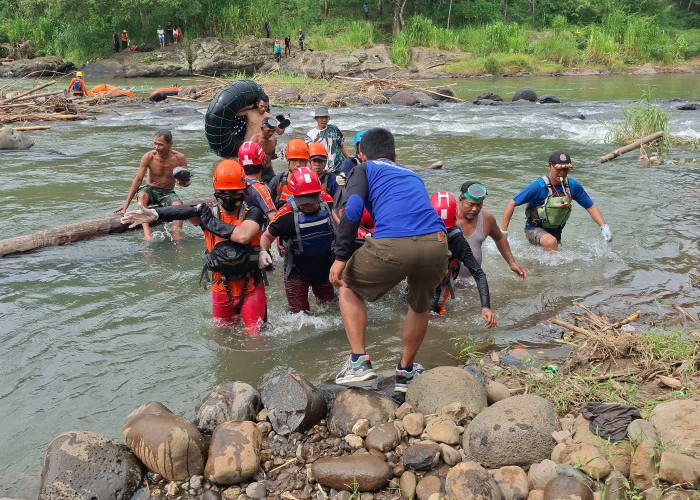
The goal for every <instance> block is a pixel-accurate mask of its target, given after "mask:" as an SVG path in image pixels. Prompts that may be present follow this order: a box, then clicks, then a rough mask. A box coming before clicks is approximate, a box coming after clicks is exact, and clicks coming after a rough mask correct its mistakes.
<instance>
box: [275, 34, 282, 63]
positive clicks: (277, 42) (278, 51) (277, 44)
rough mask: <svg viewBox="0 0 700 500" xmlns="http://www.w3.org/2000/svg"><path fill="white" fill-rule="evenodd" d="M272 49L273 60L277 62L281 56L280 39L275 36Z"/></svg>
mask: <svg viewBox="0 0 700 500" xmlns="http://www.w3.org/2000/svg"><path fill="white" fill-rule="evenodd" d="M273 47H274V50H275V61H276V62H277V63H279V62H280V58H281V57H282V46H281V45H280V39H279V38H275V44H274V46H273Z"/></svg>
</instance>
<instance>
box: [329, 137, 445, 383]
mask: <svg viewBox="0 0 700 500" xmlns="http://www.w3.org/2000/svg"><path fill="white" fill-rule="evenodd" d="M361 148H362V152H363V154H364V155H365V157H366V158H367V161H366V162H365V163H362V164H360V165H358V166H356V167H355V168H354V169H353V170H352V171H351V172H350V176H349V177H348V181H347V185H346V189H347V196H348V198H347V199H348V201H347V204H346V205H345V210H344V212H343V215H342V218H341V220H340V225H339V226H338V229H337V232H336V243H335V262H334V263H333V266H332V267H331V271H330V282H331V283H332V284H333V285H334V286H337V287H340V295H339V304H340V313H341V315H342V317H343V324H344V326H345V333H346V335H347V337H348V341H349V342H350V348H351V353H350V355H349V356H348V358H347V360H346V362H345V366H344V367H343V369H342V370H341V371H340V373H338V375H337V376H336V378H335V381H336V383H337V384H352V383H354V382H360V381H364V380H370V379H372V378H375V377H376V374H375V373H374V370H373V369H372V363H371V362H370V360H369V356H368V355H367V353H366V352H365V329H366V327H367V308H366V304H365V301H370V302H374V301H375V300H377V299H379V298H380V297H382V296H383V295H384V294H385V293H386V292H388V291H389V290H391V289H392V288H393V287H394V286H396V285H397V284H399V283H400V282H401V281H402V280H403V279H404V278H407V280H408V313H407V314H406V320H405V321H404V325H403V351H402V356H401V360H400V361H399V363H398V364H397V366H396V381H395V385H394V390H395V391H397V392H406V390H407V387H408V384H410V383H411V381H412V380H413V378H414V376H415V375H416V374H418V373H420V372H421V371H422V370H423V368H422V367H421V366H420V365H419V364H418V363H414V362H413V360H414V358H415V356H416V353H417V352H418V349H419V348H420V346H421V344H422V343H423V339H424V338H425V334H426V331H427V328H428V319H429V317H430V313H429V311H428V308H429V306H430V300H431V298H432V296H433V294H434V292H435V288H436V287H437V285H438V284H439V283H440V281H441V280H442V278H443V276H445V274H446V273H447V261H448V259H449V258H450V252H449V250H448V248H447V233H446V230H445V224H444V223H443V222H442V219H440V217H439V216H438V214H437V212H435V210H434V209H433V207H432V206H431V205H430V197H429V196H428V192H427V191H426V189H425V185H424V184H423V180H422V179H421V178H420V176H419V175H418V174H416V173H414V172H411V171H410V170H409V169H407V168H406V167H404V166H402V165H399V164H397V163H395V161H396V151H395V147H394V136H393V135H392V134H391V132H389V131H388V130H386V129H382V128H373V129H369V130H368V131H367V132H366V133H365V134H364V135H363V136H362V140H361ZM407 200H410V203H407ZM365 208H366V209H367V210H368V211H369V213H370V214H371V216H372V218H373V219H374V224H375V225H374V233H373V236H372V238H368V239H366V240H365V243H364V245H362V246H361V247H360V248H359V249H357V250H356V248H357V246H356V245H355V239H356V236H357V228H358V227H359V225H360V219H361V218H362V214H363V211H364V209H365Z"/></svg>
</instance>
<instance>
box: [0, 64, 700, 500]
mask: <svg viewBox="0 0 700 500" xmlns="http://www.w3.org/2000/svg"><path fill="white" fill-rule="evenodd" d="M8 83H11V82H9V81H7V80H4V81H0V87H1V86H3V85H6V84H8ZM35 83H36V82H25V83H24V85H25V86H26V88H30V87H31V86H32V85H34V84H35ZM94 83H99V82H90V84H94ZM111 83H115V82H111ZM122 83H123V85H125V86H129V87H133V88H134V90H135V91H136V92H137V94H138V95H142V96H146V95H148V93H149V92H150V91H151V90H153V89H155V88H158V87H161V86H170V85H172V84H173V83H174V82H172V81H164V80H160V81H159V80H153V79H151V80H128V81H125V82H122ZM444 83H449V84H455V81H450V82H444ZM523 86H529V87H532V88H533V89H535V90H536V91H537V93H538V95H544V94H555V95H557V96H559V97H560V98H561V100H562V102H563V104H560V105H508V106H475V105H472V104H469V103H448V104H442V105H440V106H439V107H438V108H430V109H413V108H406V107H395V106H376V107H367V108H345V109H333V110H331V112H332V116H331V122H332V123H335V124H337V125H338V126H339V127H340V128H341V130H343V132H344V133H345V134H346V136H348V137H353V135H354V134H355V132H356V131H358V130H360V129H363V128H369V127H371V126H382V127H387V128H389V129H390V130H392V131H393V132H394V134H395V135H396V140H397V151H398V156H399V158H398V160H399V162H400V163H403V164H405V165H406V166H408V167H410V168H412V169H414V170H416V171H420V172H422V173H423V175H424V179H425V183H426V186H427V189H428V191H429V192H435V191H437V190H448V191H450V192H452V193H454V194H457V192H458V189H459V186H460V185H461V184H462V182H464V181H465V180H468V179H476V180H479V181H480V182H482V183H483V184H485V185H486V186H487V187H488V189H489V195H488V198H487V200H486V204H485V208H486V209H487V210H490V211H492V212H493V213H494V214H495V215H496V218H497V220H498V221H500V217H501V214H502V210H503V207H504V206H505V203H506V201H507V200H508V199H509V198H511V197H512V196H513V195H514V194H515V193H517V192H518V191H519V190H520V189H522V188H523V187H524V186H525V185H527V184H528V183H529V182H531V181H532V180H534V179H535V178H537V177H538V176H540V175H542V174H544V173H546V161H547V158H548V156H549V154H550V153H551V152H552V151H555V150H559V149H564V150H566V151H568V152H569V153H570V154H571V156H572V158H573V161H574V163H575V168H574V170H573V172H572V174H571V176H572V177H573V178H575V179H576V180H578V181H581V182H582V183H583V185H584V186H585V187H586V189H587V191H588V193H589V194H590V195H591V197H592V198H593V200H594V201H595V202H596V204H597V205H598V206H599V207H600V209H601V210H602V212H603V214H604V216H605V218H606V220H607V222H608V223H609V225H610V227H611V229H612V232H613V235H614V241H613V242H612V244H605V243H604V242H603V240H602V238H601V235H600V230H599V229H598V227H597V226H596V225H595V224H594V223H593V222H592V221H591V220H590V218H589V217H588V214H587V213H586V212H585V210H583V209H581V208H580V207H576V208H575V209H574V212H573V214H572V216H571V219H570V221H569V223H568V226H567V228H566V230H565V231H564V237H563V242H564V246H563V248H562V251H561V252H559V253H558V254H557V255H554V256H549V255H545V254H544V253H543V251H542V250H540V249H538V248H535V247H533V246H531V245H529V244H528V243H527V242H526V240H525V237H524V235H523V233H522V232H521V231H520V228H522V225H523V223H524V210H523V208H522V207H519V208H518V209H516V213H515V216H514V218H513V221H512V223H511V231H510V232H511V235H510V242H511V247H512V249H513V253H514V255H515V257H516V260H517V261H518V262H519V263H520V264H521V265H523V266H524V267H525V268H526V269H527V271H528V278H527V280H526V281H525V282H520V281H518V280H517V279H516V277H515V275H514V274H513V273H512V272H511V271H510V270H509V269H508V267H507V266H506V264H505V262H504V261H503V259H502V258H501V257H500V255H499V254H498V252H497V250H496V248H495V245H494V244H493V242H492V241H491V240H488V241H487V242H486V243H485V246H484V266H483V267H484V270H485V271H486V274H487V276H488V280H489V285H490V288H491V297H492V306H493V310H494V312H495V313H496V315H497V316H498V321H499V324H498V328H497V329H495V330H493V331H486V329H485V328H484V327H483V325H482V322H481V319H480V317H479V302H478V294H477V291H476V288H475V286H474V285H473V284H471V283H466V282H465V283H461V284H459V286H458V292H457V298H456V300H451V301H449V302H448V304H447V307H448V313H447V314H446V315H445V316H444V317H439V318H433V319H432V320H431V322H430V327H429V332H428V337H427V340H426V342H425V343H424V345H423V347H422V349H421V351H420V353H419V356H418V359H419V361H420V362H421V363H423V364H425V365H427V366H436V365H442V364H452V363H455V361H454V360H453V359H452V357H451V354H452V353H454V352H455V347H454V340H453V339H454V338H460V337H464V336H466V335H471V336H472V337H473V338H474V339H475V340H477V341H478V342H481V343H484V344H493V345H495V346H496V347H497V348H503V347H506V346H508V345H510V344H512V343H516V342H517V343H522V344H525V345H527V346H529V347H531V349H532V351H533V352H534V353H537V352H538V351H543V352H544V354H542V356H543V357H546V356H548V355H550V354H551V353H552V352H556V349H552V346H553V345H554V344H553V342H552V341H553V339H554V338H556V337H557V335H558V334H557V333H555V332H553V331H550V330H549V329H548V328H547V327H545V326H542V324H541V323H543V322H546V319H547V318H551V317H554V316H558V315H563V314H565V313H566V312H568V311H570V310H571V309H572V307H573V306H572V303H573V302H574V301H580V302H583V303H584V304H586V305H588V306H590V307H592V308H594V309H595V310H596V311H599V312H608V313H610V314H614V315H616V317H618V318H621V317H623V316H625V315H627V314H629V313H631V312H633V311H635V310H637V309H639V310H641V311H642V313H643V314H642V320H641V321H640V324H642V325H643V326H649V325H650V323H651V322H653V323H655V324H656V326H664V327H679V326H688V323H684V319H683V317H682V316H681V315H680V314H679V313H677V312H676V311H674V310H673V309H672V306H673V305H676V304H677V305H681V306H682V307H684V308H685V309H686V310H688V311H689V312H691V314H696V315H697V314H700V305H699V303H700V300H699V299H700V289H699V287H700V274H699V272H698V267H700V266H699V264H700V248H699V243H698V242H699V241H700V223H699V221H700V168H699V167H698V163H689V162H691V161H695V162H697V160H698V158H699V157H700V154H698V153H697V152H692V151H691V152H688V151H686V152H673V153H671V154H670V158H674V159H676V160H680V159H684V160H686V164H684V165H674V164H664V165H649V164H646V163H642V162H640V161H638V155H637V153H636V152H632V153H629V154H627V155H625V156H622V157H620V158H618V159H616V160H614V161H613V162H611V163H608V164H603V165H599V164H596V160H597V159H598V158H599V157H600V156H602V155H604V154H606V153H608V152H610V151H611V150H613V149H615V147H613V146H610V145H609V144H606V143H605V134H606V128H605V126H604V123H605V122H609V121H611V120H616V119H619V118H620V117H621V116H622V110H623V109H624V108H625V106H629V105H630V104H632V103H634V102H636V101H637V100H638V99H639V98H640V97H641V94H642V91H643V90H644V89H645V88H647V87H649V88H651V89H652V90H653V95H654V97H655V98H657V99H660V100H661V101H660V104H661V106H663V108H664V109H665V110H667V111H669V112H670V113H672V128H673V133H675V134H678V135H684V136H687V137H690V138H693V139H695V140H698V139H700V112H698V111H685V112H681V111H676V110H675V108H676V106H677V105H678V103H675V102H671V101H669V100H670V99H672V98H680V99H683V100H694V101H697V100H698V99H700V80H699V79H698V77H697V76H693V75H654V76H635V77H632V76H624V77H618V76H609V77H584V78H565V77H560V78H553V77H549V78H519V79H473V80H464V81H457V82H456V84H455V86H454V87H453V89H454V90H455V92H456V93H457V95H458V96H459V97H461V98H463V99H467V100H472V99H474V98H475V97H476V96H477V95H479V94H480V93H481V92H484V91H494V92H498V93H500V94H501V95H502V96H503V97H504V98H505V99H509V98H510V96H512V94H513V93H514V91H515V90H517V89H518V88H520V87H523ZM277 109H278V108H277ZM205 110H206V106H203V105H195V104H188V103H181V102H173V103H161V104H157V105H154V104H151V103H148V102H145V103H138V104H129V105H120V106H112V107H110V109H109V110H106V112H105V113H102V114H100V115H98V116H97V119H96V120H89V121H79V122H52V123H51V127H52V128H51V130H50V131H40V132H32V133H31V136H32V138H33V139H34V140H35V142H36V145H35V146H34V147H33V148H32V149H31V150H30V151H20V152H3V153H2V154H0V162H1V164H2V168H1V170H0V172H1V173H2V175H3V181H2V182H1V183H0V199H2V201H3V209H4V213H5V216H4V220H3V224H2V225H0V238H9V237H12V236H17V235H21V234H28V233H31V232H34V231H39V230H42V229H46V228H50V227H54V226H58V225H61V224H68V223H72V222H76V221H80V220H85V219H92V218H97V217H102V216H106V215H109V214H110V213H111V212H112V210H113V209H115V208H116V207H117V206H119V205H120V204H121V203H122V202H123V201H124V198H125V196H126V194H127V192H128V189H129V186H130V183H131V181H132V179H133V176H134V175H135V173H136V169H137V165H138V162H139V159H140V157H141V155H142V154H143V153H145V152H146V151H148V150H149V148H150V147H151V143H152V136H153V133H154V131H155V130H156V129H158V128H169V129H171V130H172V131H173V136H174V143H175V146H174V147H175V149H177V150H179V151H181V152H183V153H184V154H185V155H186V157H187V158H188V162H189V167H190V169H191V170H192V171H193V183H192V185H191V186H190V187H189V188H186V189H185V188H179V194H180V196H181V198H183V199H185V198H194V197H198V196H206V195H210V194H211V187H210V186H211V181H210V179H211V172H212V170H213V166H214V165H215V164H216V162H217V157H216V156H215V155H213V154H212V153H210V152H208V151H207V149H208V146H207V144H206V141H205V139H204V134H203V119H202V115H203V113H204V111H205ZM275 110H276V108H273V112H274V111H275ZM287 111H289V112H291V115H292V121H293V124H294V133H293V135H294V136H295V137H302V136H303V134H304V133H305V132H306V131H307V130H308V129H309V128H311V127H312V126H314V122H313V119H312V118H311V115H312V109H310V108H301V107H291V108H289V109H288V110H287ZM578 115H584V116H585V119H583V120H582V119H580V118H575V117H576V116H578ZM286 139H287V138H281V141H280V143H281V144H284V143H285V142H286ZM350 149H352V147H351V148H350ZM436 160H443V161H444V162H445V168H444V169H443V170H439V171H425V169H424V167H425V166H427V165H429V164H431V163H432V162H434V161H436ZM282 168H283V165H282V164H281V163H279V162H278V163H276V164H275V169H276V170H277V171H279V170H280V169H282ZM406 202H407V203H410V200H406ZM132 206H133V205H132ZM185 235H186V238H185V239H184V241H182V242H179V243H174V242H173V241H172V239H171V238H170V235H169V233H168V232H167V227H166V228H164V227H162V226H159V227H157V228H155V231H154V239H153V241H151V242H144V241H143V240H142V239H141V234H140V231H139V232H129V233H125V234H120V235H110V236H104V237H100V238H96V239H92V240H89V241H84V242H79V243H75V244H72V245H68V246H63V247H53V248H45V249H42V250H39V251H36V252H32V253H29V254H25V255H19V256H11V257H6V258H0V345H1V347H2V350H3V355H2V363H0V422H3V424H2V425H1V426H0V450H1V451H0V496H3V495H9V496H17V497H23V498H30V497H35V496H36V494H37V491H38V484H39V476H40V473H41V467H42V463H43V457H44V454H45V451H46V447H47V445H48V444H49V443H50V442H51V440H52V439H53V438H54V437H56V436H57V435H59V434H60V433H62V432H66V431H69V430H74V429H82V430H88V431H94V432H98V433H102V434H105V435H107V436H110V437H112V438H116V439H119V440H121V430H122V424H123V421H124V418H125V417H126V416H127V415H128V414H129V413H130V412H131V411H132V410H133V409H134V408H136V407H137V406H139V405H141V404H143V403H146V402H148V401H160V402H162V403H163V404H165V405H166V406H167V407H169V408H170V409H171V410H173V411H174V412H176V413H179V414H182V415H184V416H186V417H188V418H192V417H193V416H194V414H195V411H196V407H198V406H199V404H201V402H202V401H203V399H204V398H205V397H206V396H207V395H208V394H209V392H210V391H211V390H212V389H213V388H214V387H215V386H216V385H217V384H218V383H220V382H222V381H224V380H227V379H237V380H242V381H245V382H248V383H250V384H252V385H253V386H258V387H259V386H261V385H262V384H263V383H264V382H265V381H266V380H268V379H269V378H270V377H272V376H274V375H276V374H279V373H282V372H286V371H289V370H294V371H297V372H299V373H301V374H303V375H304V376H306V377H307V378H308V379H309V380H311V381H312V382H314V383H318V382H322V381H327V380H330V379H331V378H332V377H333V376H334V375H335V373H336V371H337V369H338V368H339V366H340V364H341V362H342V361H343V358H344V356H345V355H346V353H347V351H348V345H347V340H346V338H345V334H344V330H343V326H342V322H341V319H340V315H339V313H338V308H337V305H332V306H326V307H318V306H314V307H313V313H314V314H313V315H311V316H304V315H301V314H298V315H290V314H288V313H287V312H286V300H285V296H284V290H283V287H282V284H281V283H282V276H281V274H280V272H279V271H278V272H277V273H275V274H274V275H272V276H271V285H270V287H269V305H268V307H269V313H270V318H271V328H270V329H269V330H268V331H267V332H266V333H265V334H264V335H262V336H259V337H249V336H247V335H246V334H244V333H242V332H241V331H239V330H236V329H233V330H228V331H221V330H219V329H217V328H215V327H214V326H213V325H212V323H211V314H210V297H209V292H208V291H204V290H202V289H201V288H199V287H198V278H199V274H200V270H201V257H202V251H203V240H202V236H201V232H200V231H199V230H198V229H197V228H194V227H192V226H190V225H187V224H186V226H185ZM278 269H281V265H280V266H278ZM405 309H406V307H405V302H404V299H403V297H402V296H401V293H400V290H398V289H397V290H394V291H392V292H390V293H389V294H388V295H387V296H386V297H385V298H383V299H382V300H380V301H378V302H377V303H375V304H372V305H370V307H369V327H368V334H367V341H368V346H367V347H368V352H369V353H370V354H371V355H372V358H373V361H374V365H375V368H377V369H379V370H380V371H383V372H386V373H389V372H390V370H391V369H392V367H393V365H394V364H395V363H396V360H397V359H398V357H399V353H400V338H399V332H400V326H401V324H402V321H403V317H404V314H405ZM538 323H539V324H538Z"/></svg>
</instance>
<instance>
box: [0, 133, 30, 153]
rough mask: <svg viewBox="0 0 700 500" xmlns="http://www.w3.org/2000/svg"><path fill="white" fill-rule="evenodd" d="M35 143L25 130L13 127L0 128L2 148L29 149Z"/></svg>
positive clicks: (0, 146) (0, 147) (0, 145)
mask: <svg viewBox="0 0 700 500" xmlns="http://www.w3.org/2000/svg"><path fill="white" fill-rule="evenodd" d="M33 145H34V141H33V140H31V139H30V138H29V137H28V136H27V135H26V134H25V133H24V132H21V131H19V130H15V129H13V128H1V129H0V149H29V148H31V147H32V146H33Z"/></svg>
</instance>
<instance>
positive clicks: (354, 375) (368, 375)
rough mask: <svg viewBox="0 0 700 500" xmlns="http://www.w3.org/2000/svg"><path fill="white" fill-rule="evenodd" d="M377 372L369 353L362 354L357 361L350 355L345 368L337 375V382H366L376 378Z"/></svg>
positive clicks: (342, 383)
mask: <svg viewBox="0 0 700 500" xmlns="http://www.w3.org/2000/svg"><path fill="white" fill-rule="evenodd" d="M376 377H377V374H376V373H374V370H373V369H372V363H371V362H370V360H369V355H367V354H365V355H364V356H360V357H359V358H358V360H357V361H351V358H350V355H349V354H348V358H347V359H346V360H345V365H343V369H342V370H340V372H339V373H338V375H336V376H335V383H336V384H341V385H344V384H352V383H353V382H364V381H365V380H370V379H373V378H376Z"/></svg>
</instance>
